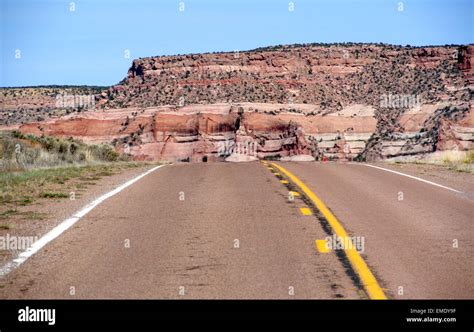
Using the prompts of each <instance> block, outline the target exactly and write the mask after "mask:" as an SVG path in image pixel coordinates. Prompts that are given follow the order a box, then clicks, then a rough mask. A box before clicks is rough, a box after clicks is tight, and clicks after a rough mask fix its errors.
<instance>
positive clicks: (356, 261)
mask: <svg viewBox="0 0 474 332" xmlns="http://www.w3.org/2000/svg"><path fill="white" fill-rule="evenodd" d="M272 166H273V167H275V168H277V169H278V170H279V171H280V172H281V173H283V174H285V175H286V177H287V178H288V179H289V180H291V181H292V182H293V183H294V184H295V185H297V186H298V187H299V188H300V189H301V190H302V192H303V193H304V194H305V195H306V197H307V198H309V199H310V200H311V201H312V202H313V204H314V205H315V206H316V208H317V209H318V210H319V211H320V212H321V213H322V215H323V216H324V217H325V218H326V220H327V221H328V223H329V225H330V226H331V228H332V230H333V232H334V233H335V234H336V235H337V236H338V237H339V238H344V239H345V238H348V237H349V236H348V234H347V232H346V231H345V229H344V227H342V225H341V223H340V222H339V221H338V220H337V218H336V216H334V214H332V212H331V211H330V210H329V209H328V207H327V206H326V205H325V204H324V203H323V201H321V200H320V199H319V198H318V196H316V194H315V193H313V192H312V191H311V189H309V188H308V186H307V185H305V184H304V183H303V181H301V180H300V179H299V178H298V177H296V175H294V174H293V173H291V172H290V171H288V170H287V169H285V168H284V167H282V166H280V165H277V164H275V163H272ZM344 252H345V254H346V256H347V259H348V260H349V263H350V264H351V266H352V268H353V269H354V271H355V272H356V273H357V275H358V276H359V279H360V281H361V283H362V285H363V287H364V289H365V290H366V292H367V295H368V296H369V298H371V299H379V300H382V299H386V298H387V297H386V296H385V294H384V292H383V290H382V288H381V287H380V285H379V283H378V282H377V279H375V276H374V275H373V273H372V272H371V271H370V269H369V267H368V266H367V264H366V263H365V261H364V259H363V258H362V257H361V256H360V254H359V252H358V251H357V250H356V249H355V248H349V249H344Z"/></svg>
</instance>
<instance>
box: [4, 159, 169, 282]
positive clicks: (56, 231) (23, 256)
mask: <svg viewBox="0 0 474 332" xmlns="http://www.w3.org/2000/svg"><path fill="white" fill-rule="evenodd" d="M163 166H165V165H159V166H156V167H153V168H152V169H149V170H148V171H146V172H144V173H142V174H140V175H138V176H137V177H135V178H133V179H131V180H129V181H127V182H125V183H124V184H122V185H120V186H119V187H117V188H115V189H114V190H112V191H109V192H108V193H106V194H103V195H102V196H100V197H99V198H97V199H95V200H94V201H92V202H91V203H89V204H87V205H86V206H84V207H83V208H82V209H81V210H79V211H77V212H76V213H74V214H73V215H72V216H71V217H70V218H68V219H66V220H64V221H63V222H61V223H60V224H59V225H57V226H56V227H54V228H53V229H52V230H50V231H49V232H48V233H46V234H45V235H43V236H42V237H41V238H40V239H39V240H38V241H36V242H35V243H33V244H32V245H31V246H30V247H29V248H28V249H26V250H25V251H23V252H21V253H20V254H19V255H18V256H17V257H16V258H14V259H13V260H11V261H10V262H8V263H6V264H5V265H3V266H2V267H1V268H0V277H4V276H6V275H7V274H8V273H10V272H11V271H12V270H13V269H15V268H17V267H18V266H20V265H21V264H22V263H24V262H25V261H26V260H27V259H28V258H30V257H31V256H33V255H34V254H36V253H37V252H38V251H39V250H40V249H41V248H43V247H44V246H45V245H47V244H48V243H49V242H51V241H53V240H54V239H55V238H57V237H58V236H59V235H61V234H62V233H64V232H65V231H66V230H68V229H69V228H70V227H71V226H72V225H74V224H75V223H76V222H78V221H79V220H80V219H81V218H82V217H84V216H85V215H86V214H88V213H89V212H90V211H91V210H92V209H94V208H95V207H96V206H97V205H99V204H100V203H102V202H103V201H105V200H106V199H107V198H110V197H112V196H114V195H115V194H118V193H119V192H121V191H122V190H124V189H125V188H127V187H129V186H131V185H132V184H134V183H135V182H137V181H138V180H140V179H141V178H143V177H145V176H147V175H148V174H150V173H151V172H154V171H156V170H157V169H159V168H161V167H163Z"/></svg>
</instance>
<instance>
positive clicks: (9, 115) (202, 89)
mask: <svg viewBox="0 0 474 332" xmlns="http://www.w3.org/2000/svg"><path fill="white" fill-rule="evenodd" d="M473 56H474V46H473V45H464V46H436V47H410V46H406V47H402V46H392V45H383V44H380V45H379V44H350V43H348V44H304V45H289V46H276V47H266V48H260V49H255V50H252V51H246V52H229V53H212V54H209V53H208V54H188V55H176V56H159V57H149V58H140V59H136V60H134V61H133V63H132V65H131V67H130V69H129V70H128V74H127V77H126V78H124V79H123V80H122V81H121V82H120V83H119V84H117V85H114V86H111V87H109V88H105V89H102V90H100V89H99V90H97V89H96V90H90V91H89V92H90V93H93V94H94V100H95V103H94V107H92V108H89V109H85V110H84V109H79V110H78V109H62V108H61V107H59V109H58V107H57V103H55V98H56V95H55V94H54V93H51V91H49V92H44V93H38V94H33V93H32V92H28V91H26V92H25V91H24V90H21V89H19V90H18V89H17V90H18V91H17V90H15V89H1V90H0V91H1V95H0V98H1V99H0V101H1V105H2V106H1V108H0V114H1V115H0V116H1V117H0V125H2V126H3V128H4V129H5V128H10V129H11V128H17V129H19V130H20V131H21V132H22V133H26V134H28V133H29V134H35V135H42V134H44V135H51V136H61V137H69V136H73V137H75V138H80V139H83V140H84V141H85V142H93V143H99V142H105V143H110V144H113V145H114V146H115V148H116V149H117V150H118V151H121V152H124V153H128V154H130V155H131V156H132V157H133V158H134V159H137V160H167V161H171V162H178V161H192V162H202V161H219V160H226V159H227V160H235V161H244V160H254V159H256V158H260V159H262V158H275V159H278V158H285V159H293V160H309V159H312V158H315V159H324V158H328V159H345V160H353V159H355V160H377V159H384V158H390V157H395V156H403V155H416V154H426V153H431V152H434V151H439V150H468V149H473V142H474V117H473V105H472V86H473V83H474V75H473V69H472V63H473ZM13 93H15V96H13ZM32 94H33V95H35V98H32V97H31V95H32ZM60 106H64V105H60ZM19 110H21V111H22V112H23V113H21V114H28V116H27V117H26V116H18V114H19V113H18V111H19ZM31 112H33V113H34V114H35V116H31V114H32V113H31ZM38 117H39V118H38Z"/></svg>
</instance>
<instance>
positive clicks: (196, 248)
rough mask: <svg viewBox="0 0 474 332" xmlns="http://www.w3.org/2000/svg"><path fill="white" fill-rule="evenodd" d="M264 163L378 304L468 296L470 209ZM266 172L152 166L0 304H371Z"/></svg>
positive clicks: (415, 185)
mask: <svg viewBox="0 0 474 332" xmlns="http://www.w3.org/2000/svg"><path fill="white" fill-rule="evenodd" d="M277 164H278V165H280V166H283V167H284V168H285V169H287V170H288V171H290V172H291V173H293V174H294V175H296V176H297V177H298V178H299V179H300V180H301V181H302V182H304V183H305V184H306V185H307V187H308V188H310V189H311V190H312V191H313V192H314V193H315V194H316V195H317V196H318V198H319V199H321V200H322V201H323V202H324V203H325V204H326V206H327V207H328V208H329V209H330V210H331V211H332V213H333V214H334V215H335V216H336V217H337V219H338V221H339V222H340V224H341V225H342V226H343V227H344V229H345V230H346V231H347V233H348V234H350V236H353V237H357V238H359V239H363V244H364V246H363V251H361V253H360V255H361V257H362V258H363V259H364V261H365V262H366V263H367V267H368V269H369V270H370V271H371V273H373V275H374V276H375V277H376V279H377V282H378V283H379V285H380V287H381V288H382V289H383V291H384V292H385V295H386V297H388V298H406V299H409V298H474V282H473V280H474V260H473V259H472V254H473V252H474V241H473V236H474V227H473V226H472V222H473V220H474V218H473V211H474V202H473V200H472V199H470V198H469V197H466V196H463V195H460V194H457V193H455V192H452V191H449V190H446V189H443V188H439V187H436V186H433V185H430V184H427V183H423V182H420V181H416V180H414V179H410V178H407V177H404V176H400V175H398V174H393V173H389V172H385V171H383V170H379V169H375V168H371V167H366V166H364V165H354V164H335V163H326V164H322V163H280V162H278V163H277ZM275 172H277V171H276V170H275V168H274V170H273V172H272V171H270V170H269V169H268V168H267V167H266V166H265V165H263V164H262V163H260V162H252V163H240V164H232V163H210V164H177V165H168V166H165V167H162V168H160V169H158V170H156V171H154V172H152V173H150V174H148V175H147V176H145V177H143V178H142V179H140V180H139V181H137V182H135V183H134V184H133V185H131V186H129V187H127V188H126V189H124V190H123V191H121V192H120V193H118V194H117V195H115V196H113V197H111V198H109V199H107V200H105V201H104V202H102V203H101V204H100V205H99V206H97V207H96V208H95V209H93V210H92V211H90V212H89V213H88V214H87V215H85V216H84V217H83V218H82V219H81V220H79V221H78V222H77V223H76V224H74V225H73V226H72V227H71V228H70V229H68V230H67V231H65V232H64V233H63V234H61V235H60V236H59V237H58V238H56V239H55V240H53V241H52V242H50V243H49V244H48V245H46V246H45V247H44V248H43V249H42V250H40V251H39V252H38V253H36V254H35V255H33V256H32V257H31V258H29V259H28V260H27V261H26V262H25V263H23V264H22V265H20V266H19V267H18V268H16V269H14V270H13V271H11V272H10V273H9V274H8V275H6V276H5V277H3V278H1V279H0V298H28V299H30V298H66V299H69V298H132V299H135V298H152V299H162V298H164V299H169V298H176V299H179V298H183V299H189V298H204V299H208V298H210V299H215V298H219V299H235V298H244V299H251V298H257V299H267V298H276V299H280V298H313V299H336V298H355V299H360V298H368V297H370V296H368V294H367V292H366V291H365V288H364V284H363V282H361V280H360V279H359V277H358V274H357V272H355V270H354V267H353V266H351V264H350V262H349V263H348V261H347V259H346V258H345V257H344V255H342V256H341V255H340V254H338V252H339V251H338V252H336V251H334V250H330V251H329V252H321V251H320V250H318V248H317V246H316V244H315V241H316V240H320V239H324V238H326V237H327V236H328V234H329V233H328V229H327V227H326V228H325V227H324V221H322V220H321V216H320V215H319V214H318V211H317V210H315V209H314V206H311V202H310V201H309V200H308V198H307V197H306V196H305V195H304V193H303V192H301V191H300V193H301V194H302V195H300V196H293V195H291V194H290V195H289V194H288V191H289V189H288V187H287V186H290V188H292V190H293V189H294V190H295V191H298V190H299V188H298V187H297V186H294V185H293V183H292V182H291V181H289V183H288V184H284V183H282V182H281V180H285V179H286V178H285V177H284V176H283V177H282V176H277V175H278V174H277V175H275V174H274V173H275ZM301 208H303V210H301ZM304 208H306V209H304ZM329 232H330V230H329ZM339 253H340V252H339Z"/></svg>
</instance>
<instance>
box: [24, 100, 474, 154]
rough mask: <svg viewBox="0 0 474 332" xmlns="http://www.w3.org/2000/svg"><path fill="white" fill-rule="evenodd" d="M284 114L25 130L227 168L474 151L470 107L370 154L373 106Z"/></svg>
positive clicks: (409, 129)
mask: <svg viewBox="0 0 474 332" xmlns="http://www.w3.org/2000/svg"><path fill="white" fill-rule="evenodd" d="M284 107H285V105H276V104H273V105H268V104H251V103H242V104H217V105H190V106H185V107H181V108H170V107H152V108H143V109H137V108H132V109H111V110H107V111H100V112H87V113H84V114H82V115H80V116H78V115H71V116H69V117H65V118H62V119H59V120H49V121H44V122H40V123H30V124H25V125H22V126H21V127H20V130H21V131H22V132H23V133H31V134H35V135H42V134H44V135H49V136H62V137H69V136H74V137H76V138H79V139H82V140H84V141H86V142H90V143H102V142H106V143H110V142H112V144H114V145H115V147H116V148H117V150H118V151H120V152H123V153H128V154H130V155H131V156H132V157H133V158H134V159H137V160H167V161H171V162H177V161H189V162H202V161H209V162H212V161H223V160H225V159H226V158H227V157H229V156H231V155H235V154H241V155H245V156H251V157H257V158H260V159H262V158H283V157H293V156H298V155H309V156H312V157H313V158H315V159H323V158H329V159H354V158H356V157H358V156H361V155H363V154H364V153H366V152H367V151H370V152H375V153H377V154H378V155H382V156H383V157H393V156H398V155H407V154H416V153H425V152H433V151H435V150H444V149H454V148H455V149H463V150H465V149H472V148H473V147H474V146H473V142H474V136H473V135H474V130H473V127H474V121H473V112H472V108H471V109H467V108H459V109H458V108H448V109H446V108H444V107H447V106H444V104H440V105H430V106H426V105H425V106H423V107H421V108H420V109H417V110H413V111H410V112H408V113H406V114H404V115H403V116H402V117H401V118H400V126H402V127H403V130H402V131H400V132H398V133H391V134H390V136H387V137H383V138H382V139H380V140H379V141H378V145H374V146H372V147H370V144H371V143H372V142H373V141H371V139H373V137H374V136H376V135H377V134H376V130H377V120H376V118H375V116H374V109H373V108H372V107H370V106H364V105H352V106H350V107H347V108H345V109H343V110H341V111H340V112H336V113H332V114H329V115H313V114H312V113H310V111H308V110H309V109H311V105H293V106H292V107H296V109H299V110H301V113H298V112H294V109H295V108H292V109H291V111H290V109H284ZM299 107H301V109H300V108H299ZM233 158H234V159H236V157H235V156H233ZM369 158H370V156H369ZM231 159H232V158H231ZM237 159H239V158H237ZM240 159H242V160H244V159H245V160H252V159H253V158H244V157H241V158H240ZM293 159H294V158H293Z"/></svg>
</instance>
